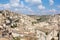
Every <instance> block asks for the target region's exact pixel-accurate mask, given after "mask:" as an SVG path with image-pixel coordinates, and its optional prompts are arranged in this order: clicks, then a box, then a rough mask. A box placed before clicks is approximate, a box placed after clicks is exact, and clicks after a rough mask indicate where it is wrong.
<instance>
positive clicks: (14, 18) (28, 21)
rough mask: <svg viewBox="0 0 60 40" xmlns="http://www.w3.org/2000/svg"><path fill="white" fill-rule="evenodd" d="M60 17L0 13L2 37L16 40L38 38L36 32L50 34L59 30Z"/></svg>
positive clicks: (9, 12)
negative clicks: (18, 39)
mask: <svg viewBox="0 0 60 40" xmlns="http://www.w3.org/2000/svg"><path fill="white" fill-rule="evenodd" d="M59 22H60V15H52V16H51V15H48V16H47V15H46V16H45V15H43V16H30V15H28V16H27V15H24V14H21V13H20V14H18V13H15V12H11V11H8V10H2V11H0V37H2V38H4V37H6V38H9V39H11V40H12V39H14V37H19V36H20V37H25V36H28V37H33V38H35V37H36V35H37V34H36V30H40V31H43V32H44V33H46V32H47V33H48V34H49V33H50V32H51V31H52V30H53V29H55V30H58V27H59V25H60V23H59ZM10 36H11V37H10Z"/></svg>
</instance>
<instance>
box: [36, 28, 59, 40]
mask: <svg viewBox="0 0 60 40" xmlns="http://www.w3.org/2000/svg"><path fill="white" fill-rule="evenodd" d="M57 34H58V32H57V31H56V30H55V29H46V28H36V37H37V38H38V40H52V38H54V39H55V40H58V38H57V37H56V36H57Z"/></svg>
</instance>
